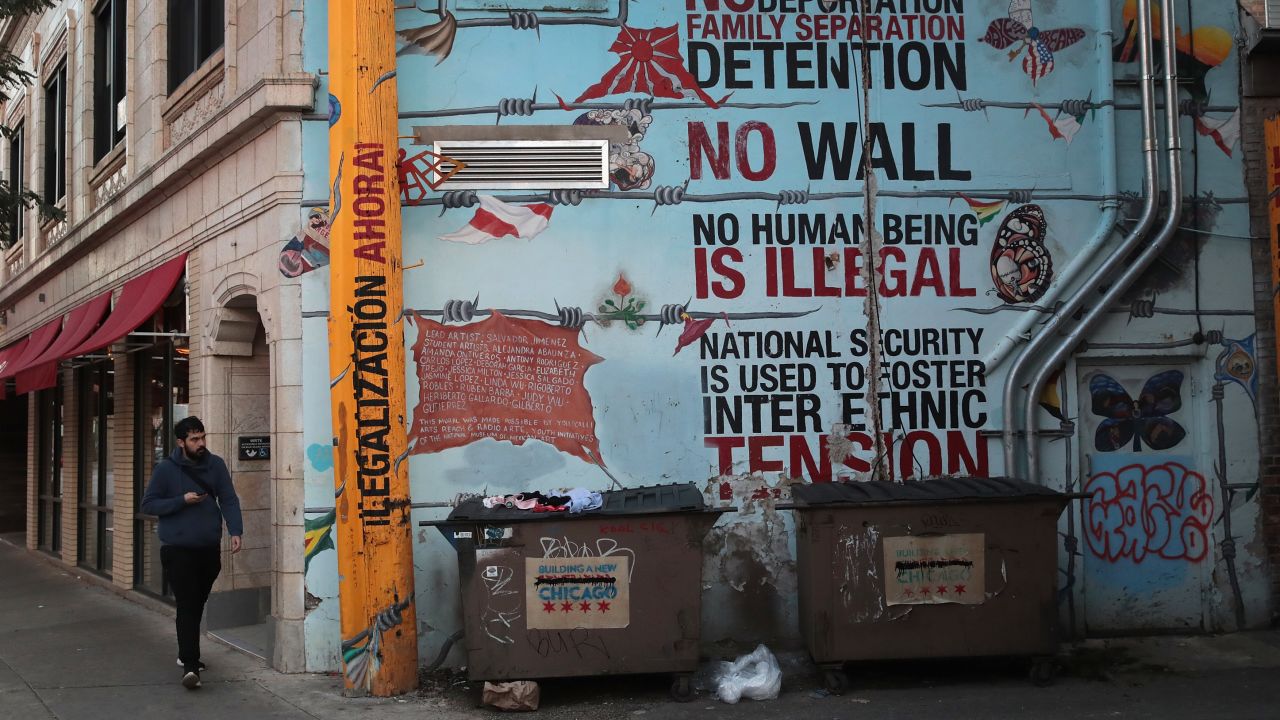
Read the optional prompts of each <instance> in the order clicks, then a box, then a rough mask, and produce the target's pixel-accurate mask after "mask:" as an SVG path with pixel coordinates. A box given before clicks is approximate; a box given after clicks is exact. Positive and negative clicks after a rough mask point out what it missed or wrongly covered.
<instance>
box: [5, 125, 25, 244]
mask: <svg viewBox="0 0 1280 720" xmlns="http://www.w3.org/2000/svg"><path fill="white" fill-rule="evenodd" d="M26 151H27V135H26V128H25V127H24V123H17V124H15V125H14V126H13V134H12V135H10V136H9V190H10V191H11V192H12V193H13V194H14V195H21V194H22V193H23V192H25V191H26V189H27V182H26V176H27V163H26V160H25V157H26ZM23 210H24V208H23V207H22V204H21V203H19V204H17V205H15V206H14V208H13V212H12V214H10V215H9V232H7V233H5V235H4V237H3V238H0V245H3V246H4V249H6V250H8V249H9V248H11V247H13V246H14V245H17V244H18V243H20V242H21V241H22V232H23V229H24V228H23V225H24V224H25V221H26V217H25V215H26V213H24V212H23Z"/></svg>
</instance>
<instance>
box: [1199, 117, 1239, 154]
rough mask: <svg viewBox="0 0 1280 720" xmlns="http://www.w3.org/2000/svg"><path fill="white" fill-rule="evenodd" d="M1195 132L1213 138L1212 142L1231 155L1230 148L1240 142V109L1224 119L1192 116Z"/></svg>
mask: <svg viewBox="0 0 1280 720" xmlns="http://www.w3.org/2000/svg"><path fill="white" fill-rule="evenodd" d="M1194 120H1195V123H1196V132H1198V133H1200V134H1201V135H1203V136H1205V137H1211V138H1213V142H1214V143H1215V144H1216V145H1217V146H1218V148H1219V149H1221V150H1222V152H1224V153H1226V154H1227V157H1232V148H1234V147H1235V146H1236V143H1238V142H1240V111H1239V110H1236V111H1235V112H1233V113H1231V117H1229V118H1227V119H1225V120H1216V119H1213V118H1209V117H1206V116H1200V117H1197V118H1194Z"/></svg>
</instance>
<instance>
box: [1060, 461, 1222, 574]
mask: <svg viewBox="0 0 1280 720" xmlns="http://www.w3.org/2000/svg"><path fill="white" fill-rule="evenodd" d="M1084 490H1085V492H1086V493H1090V494H1092V495H1093V498H1092V499H1091V500H1089V501H1088V510H1087V520H1086V527H1085V534H1086V537H1087V538H1088V541H1089V550H1090V551H1091V552H1092V553H1093V554H1094V556H1096V557H1099V558H1102V559H1104V560H1107V561H1109V562H1118V561H1119V560H1121V559H1123V558H1128V559H1130V560H1131V561H1133V562H1134V563H1140V562H1142V561H1143V560H1145V559H1146V558H1147V557H1148V556H1156V557H1161V558H1165V559H1168V560H1185V561H1187V562H1199V561H1201V560H1203V559H1204V557H1205V555H1207V554H1208V552H1209V525H1210V523H1212V521H1213V496H1211V495H1210V494H1209V493H1208V492H1207V486H1206V483H1205V479H1204V476H1203V475H1201V474H1200V473H1197V472H1194V471H1192V470H1189V469H1188V468H1186V467H1184V466H1183V465H1181V464H1180V463H1176V462H1168V463H1164V464H1161V465H1153V466H1143V465H1136V464H1135V465H1129V466H1126V467H1123V468H1121V469H1120V471H1119V472H1115V473H1109V472H1104V473H1098V474H1097V475H1094V476H1093V477H1090V478H1089V481H1088V482H1087V483H1086V484H1085V488H1084Z"/></svg>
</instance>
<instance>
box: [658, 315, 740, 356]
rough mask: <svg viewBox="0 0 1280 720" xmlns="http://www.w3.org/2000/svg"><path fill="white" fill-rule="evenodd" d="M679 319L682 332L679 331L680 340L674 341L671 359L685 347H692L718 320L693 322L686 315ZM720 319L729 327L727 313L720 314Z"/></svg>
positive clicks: (705, 319) (708, 319) (707, 319)
mask: <svg viewBox="0 0 1280 720" xmlns="http://www.w3.org/2000/svg"><path fill="white" fill-rule="evenodd" d="M680 317H682V318H684V330H682V331H680V339H679V340H677V341H676V351H675V352H673V353H671V356H672V357H675V356H676V355H678V354H679V353H680V351H681V350H683V349H684V348H685V347H686V346H688V345H692V344H693V343H695V342H697V341H698V339H699V338H701V337H702V336H703V335H706V334H707V331H708V330H710V329H711V326H712V325H713V324H715V321H716V320H718V319H719V318H713V317H710V318H702V319H701V320H694V319H693V318H691V317H689V316H688V315H681V316H680ZM720 317H722V318H724V324H725V325H729V315H728V314H727V313H720ZM730 327H732V326H730Z"/></svg>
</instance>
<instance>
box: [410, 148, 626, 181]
mask: <svg viewBox="0 0 1280 720" xmlns="http://www.w3.org/2000/svg"><path fill="white" fill-rule="evenodd" d="M432 151H433V152H435V153H436V154H437V155H439V156H441V157H442V159H441V160H439V161H437V162H438V163H439V171H438V172H437V175H436V177H437V179H438V178H439V177H445V176H449V173H450V172H452V171H453V170H454V168H456V167H457V166H458V164H459V163H460V164H461V165H462V168H461V169H460V170H458V171H457V172H456V173H455V174H454V175H452V176H450V177H448V179H447V180H445V181H444V183H443V184H442V185H441V186H440V189H441V190H606V189H608V187H609V141H608V140H447V141H446V140H439V141H437V142H436V144H435V147H434V148H433V149H432Z"/></svg>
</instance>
